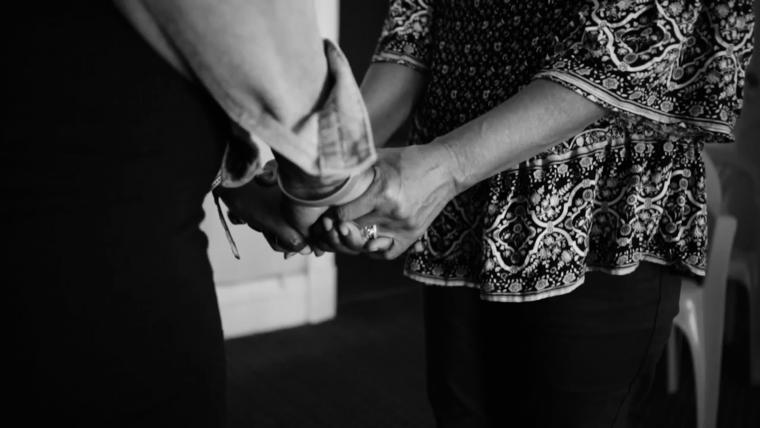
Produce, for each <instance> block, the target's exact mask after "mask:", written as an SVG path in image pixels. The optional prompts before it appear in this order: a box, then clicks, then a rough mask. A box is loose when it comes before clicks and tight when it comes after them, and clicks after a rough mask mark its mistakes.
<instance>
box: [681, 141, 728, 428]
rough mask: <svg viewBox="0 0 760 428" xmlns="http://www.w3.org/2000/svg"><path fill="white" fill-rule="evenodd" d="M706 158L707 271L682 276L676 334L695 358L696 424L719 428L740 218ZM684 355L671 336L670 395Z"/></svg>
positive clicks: (712, 166) (714, 169)
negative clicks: (699, 276)
mask: <svg viewBox="0 0 760 428" xmlns="http://www.w3.org/2000/svg"><path fill="white" fill-rule="evenodd" d="M703 158H704V161H705V176H706V178H705V180H706V182H705V184H706V191H707V205H708V206H707V210H708V219H709V224H710V228H709V230H710V232H709V233H710V246H709V249H708V257H707V272H706V277H705V278H704V280H703V281H699V282H698V281H697V280H695V279H692V278H684V279H683V282H682V284H681V298H680V311H679V313H678V315H677V316H676V317H675V319H674V332H673V333H675V330H676V329H678V330H680V331H681V332H682V333H683V335H684V337H685V338H686V343H687V344H688V345H689V348H690V350H691V355H692V357H693V360H694V385H695V390H696V403H697V428H714V427H715V426H716V423H717V418H718V402H719V396H720V369H721V357H722V355H721V354H722V352H723V324H724V317H725V301H726V282H727V278H728V270H729V263H730V260H731V259H730V257H731V247H732V245H733V240H734V234H735V231H736V219H734V218H733V217H731V216H729V215H726V214H724V213H723V211H722V193H721V188H720V180H719V177H718V173H717V170H716V168H715V165H714V164H713V162H712V160H711V159H710V157H709V156H708V155H706V154H704V155H703ZM679 354H680V352H679V347H678V341H677V337H676V335H675V334H671V337H670V342H669V343H668V360H667V363H668V391H669V392H671V393H673V392H675V391H676V390H677V388H678V376H679V364H678V363H679V361H680V355H679Z"/></svg>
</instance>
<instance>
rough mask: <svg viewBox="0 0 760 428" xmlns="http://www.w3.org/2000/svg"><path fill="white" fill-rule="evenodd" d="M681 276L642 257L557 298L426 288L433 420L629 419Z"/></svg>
mask: <svg viewBox="0 0 760 428" xmlns="http://www.w3.org/2000/svg"><path fill="white" fill-rule="evenodd" d="M679 292H680V279H679V277H678V276H677V275H675V274H672V273H669V272H668V271H667V268H663V267H660V266H657V265H653V264H649V263H645V264H642V265H641V266H640V267H639V268H638V269H637V270H636V271H635V272H634V273H632V274H629V275H625V276H613V275H608V274H604V273H596V272H595V273H590V274H587V275H586V283H585V284H583V285H581V286H580V287H579V288H578V289H576V290H575V291H573V292H571V293H569V294H567V295H564V296H558V297H553V298H549V299H545V300H540V301H537V302H530V303H494V302H485V301H482V300H481V299H480V298H479V296H478V291H477V290H473V289H466V288H458V287H456V288H448V287H427V288H426V290H425V317H426V328H427V360H428V393H429V397H430V401H431V404H432V406H433V411H434V413H435V417H436V420H437V423H438V426H440V427H468V428H472V427H485V426H498V427H540V428H547V427H565V428H567V427H583V428H593V427H628V426H637V423H638V419H639V417H640V413H641V410H642V408H643V405H644V404H645V398H646V397H647V395H648V392H649V389H650V387H651V384H652V380H653V376H654V370H655V366H656V363H657V361H658V359H659V357H660V355H661V354H662V352H663V349H664V347H665V344H666V343H667V340H668V337H669V334H670V328H671V325H672V321H673V317H674V316H675V315H676V314H677V313H678V298H679Z"/></svg>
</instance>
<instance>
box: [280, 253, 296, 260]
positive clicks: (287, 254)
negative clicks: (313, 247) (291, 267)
mask: <svg viewBox="0 0 760 428" xmlns="http://www.w3.org/2000/svg"><path fill="white" fill-rule="evenodd" d="M293 255H295V253H285V254H283V258H284V259H285V260H287V259H289V258H291V257H293Z"/></svg>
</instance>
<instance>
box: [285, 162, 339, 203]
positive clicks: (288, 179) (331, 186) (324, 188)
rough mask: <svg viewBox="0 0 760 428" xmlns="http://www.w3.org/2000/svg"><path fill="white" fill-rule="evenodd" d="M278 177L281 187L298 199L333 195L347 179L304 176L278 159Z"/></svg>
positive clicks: (289, 164) (293, 166)
mask: <svg viewBox="0 0 760 428" xmlns="http://www.w3.org/2000/svg"><path fill="white" fill-rule="evenodd" d="M277 163H278V167H277V170H278V172H277V173H278V176H279V180H280V184H281V185H282V187H283V188H284V189H285V190H286V191H287V192H288V193H289V194H291V195H293V196H295V197H297V198H300V199H307V200H308V199H321V198H324V197H326V196H329V195H330V194H332V193H334V192H335V191H336V190H337V189H338V188H340V187H341V185H343V184H344V183H345V182H346V180H347V179H348V177H347V176H342V177H341V176H333V177H319V176H313V175H309V174H306V173H305V172H303V171H301V170H300V169H299V168H298V167H297V166H295V164H293V163H291V162H289V161H287V160H286V159H284V158H281V157H280V158H278V160H277Z"/></svg>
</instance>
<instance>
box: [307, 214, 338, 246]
mask: <svg viewBox="0 0 760 428" xmlns="http://www.w3.org/2000/svg"><path fill="white" fill-rule="evenodd" d="M327 234H328V231H326V230H325V228H324V224H323V222H322V221H321V219H320V220H317V221H316V222H314V224H313V225H312V226H311V227H310V228H309V245H311V247H312V248H313V249H314V250H315V251H316V250H320V251H321V252H325V251H334V250H333V248H331V247H330V245H329V244H328V243H327Z"/></svg>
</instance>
